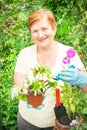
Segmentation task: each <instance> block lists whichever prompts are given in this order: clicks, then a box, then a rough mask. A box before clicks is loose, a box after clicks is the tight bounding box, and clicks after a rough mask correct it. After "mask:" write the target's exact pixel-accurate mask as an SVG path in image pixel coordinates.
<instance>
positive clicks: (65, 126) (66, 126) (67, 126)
mask: <svg viewBox="0 0 87 130" xmlns="http://www.w3.org/2000/svg"><path fill="white" fill-rule="evenodd" d="M56 124H58V125H60V127H62V128H70V126H69V125H63V124H61V123H59V122H58V120H56Z"/></svg>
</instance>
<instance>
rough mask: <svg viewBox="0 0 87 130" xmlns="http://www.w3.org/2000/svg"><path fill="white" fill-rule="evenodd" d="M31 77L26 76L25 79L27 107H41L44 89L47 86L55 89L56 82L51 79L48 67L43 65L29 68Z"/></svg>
mask: <svg viewBox="0 0 87 130" xmlns="http://www.w3.org/2000/svg"><path fill="white" fill-rule="evenodd" d="M31 71H32V75H33V79H32V80H31V79H29V78H27V79H26V80H25V82H26V85H27V92H28V93H27V103H28V105H27V106H28V107H29V108H31V107H34V108H36V107H38V106H39V108H41V105H44V104H43V100H44V99H45V95H44V94H45V91H46V90H47V89H48V88H50V87H51V88H53V89H55V88H56V86H57V82H56V81H54V80H52V73H51V71H50V69H48V68H47V67H45V66H37V67H34V68H31Z"/></svg>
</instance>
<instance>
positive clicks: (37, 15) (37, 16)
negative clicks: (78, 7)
mask: <svg viewBox="0 0 87 130" xmlns="http://www.w3.org/2000/svg"><path fill="white" fill-rule="evenodd" d="M43 16H46V18H47V20H48V22H49V23H50V25H51V27H52V29H54V28H55V27H56V21H55V16H54V14H53V13H52V12H51V11H50V10H47V9H40V10H36V11H34V12H32V13H31V14H30V16H29V17H28V26H29V29H30V28H31V26H32V25H33V24H35V23H36V22H38V21H40V20H41V19H42V18H43Z"/></svg>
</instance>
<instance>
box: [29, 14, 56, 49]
mask: <svg viewBox="0 0 87 130" xmlns="http://www.w3.org/2000/svg"><path fill="white" fill-rule="evenodd" d="M30 31H31V37H32V40H33V41H34V43H35V44H36V45H37V46H38V47H45V46H49V45H50V44H51V43H53V41H54V35H55V32H56V28H52V26H51V24H50V23H49V21H48V20H47V17H46V16H44V17H43V18H42V19H41V20H39V21H37V22H35V23H34V24H33V25H32V26H31V28H30Z"/></svg>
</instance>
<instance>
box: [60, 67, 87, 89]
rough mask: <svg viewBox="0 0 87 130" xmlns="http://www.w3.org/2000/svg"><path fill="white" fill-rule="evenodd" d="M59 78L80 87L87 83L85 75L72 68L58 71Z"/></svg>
mask: <svg viewBox="0 0 87 130" xmlns="http://www.w3.org/2000/svg"><path fill="white" fill-rule="evenodd" d="M59 79H60V80H62V81H64V82H68V83H70V84H72V85H77V86H79V87H80V88H82V87H84V86H85V85H86V84H87V75H86V74H83V73H82V72H80V71H78V70H77V69H73V68H68V69H65V70H62V71H61V72H60V73H59Z"/></svg>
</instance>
